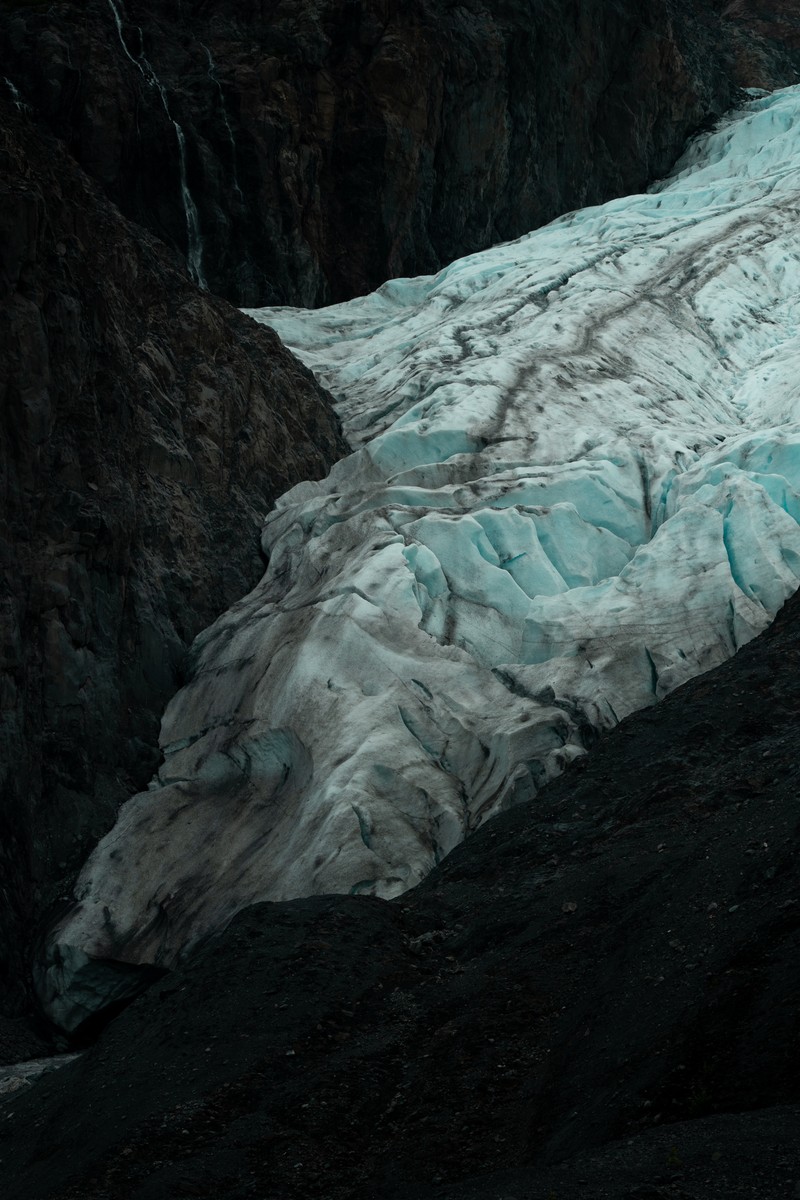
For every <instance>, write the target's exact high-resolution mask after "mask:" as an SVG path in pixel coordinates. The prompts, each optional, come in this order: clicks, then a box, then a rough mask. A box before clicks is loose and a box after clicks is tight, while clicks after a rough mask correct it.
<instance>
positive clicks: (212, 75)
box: [201, 44, 244, 204]
mask: <svg viewBox="0 0 800 1200" xmlns="http://www.w3.org/2000/svg"><path fill="white" fill-rule="evenodd" d="M201 45H202V44H201ZM202 49H203V50H204V51H205V56H206V58H207V59H208V77H209V79H210V80H212V82H213V83H214V84H215V85H216V88H217V91H218V92H219V104H220V109H221V110H222V119H223V121H224V122H225V129H226V132H227V134H228V143H229V145H230V148H231V170H232V173H233V190H234V191H235V192H236V195H237V197H238V199H239V203H240V204H244V196H243V194H242V189H241V188H240V187H239V173H238V171H237V169H236V139H235V138H234V136H233V129H232V128H231V123H230V121H229V119H228V108H227V105H226V104H225V93H224V92H223V90H222V84H221V83H220V81H219V76H218V75H217V66H216V63H215V62H214V59H213V57H212V54H211V51H210V50H209V48H208V46H202Z"/></svg>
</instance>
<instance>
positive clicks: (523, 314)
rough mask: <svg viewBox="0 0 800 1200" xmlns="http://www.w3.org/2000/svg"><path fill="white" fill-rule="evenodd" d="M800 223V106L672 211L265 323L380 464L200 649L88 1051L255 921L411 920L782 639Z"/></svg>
mask: <svg viewBox="0 0 800 1200" xmlns="http://www.w3.org/2000/svg"><path fill="white" fill-rule="evenodd" d="M799 216H800V88H789V89H785V90H783V91H780V92H776V93H773V94H770V95H760V96H757V97H756V98H753V99H750V100H749V101H748V102H747V103H745V104H743V105H742V106H741V107H739V108H738V109H737V110H735V111H734V112H732V113H731V114H729V115H728V116H727V117H726V118H725V119H724V120H723V121H722V122H721V123H720V124H719V125H718V126H717V127H716V128H715V129H714V130H713V131H712V132H710V133H706V134H703V135H702V136H699V137H698V138H697V139H695V140H694V141H693V142H692V143H691V144H690V145H689V147H688V148H687V150H686V152H685V154H684V156H683V157H682V159H681V160H680V161H679V162H678V163H677V164H676V167H675V168H674V170H673V172H672V173H671V175H670V176H669V177H668V178H667V179H665V180H663V181H660V182H659V183H657V184H655V185H654V186H653V187H652V188H651V189H650V190H649V191H648V192H647V193H645V194H642V195H636V196H628V197H625V198H622V199H619V200H615V201H612V202H611V203H607V204H604V205H601V206H599V207H595V208H590V209H586V210H583V211H579V212H574V213H570V214H567V215H566V216H564V217H562V218H560V219H559V220H557V221H555V222H553V223H552V224H551V225H549V226H547V227H545V228H543V229H540V230H537V231H535V232H534V233H531V234H529V235H527V236H526V237H523V238H520V239H519V240H517V241H515V242H511V243H508V244H505V245H501V246H498V247H495V248H494V249H492V250H489V251H484V252H482V253H479V254H474V255H471V256H470V257H468V258H465V259H462V260H460V261H457V262H455V263H453V264H452V265H450V266H449V267H447V268H446V269H445V270H443V271H441V272H439V273H438V274H437V275H434V276H430V277H425V278H418V279H401V280H394V281H392V282H390V283H387V284H386V285H384V286H383V287H382V288H380V289H379V290H378V291H377V292H375V293H374V294H372V295H370V296H365V297H362V298H359V299H356V300H353V301H350V302H348V303H345V304H340V305H336V306H333V307H330V308H327V309H322V310H316V311H308V310H297V309H260V310H253V311H251V314H250V315H251V316H252V317H253V318H254V319H255V320H257V321H260V322H263V323H265V324H267V325H269V326H271V327H272V328H273V329H275V330H276V331H277V332H278V334H279V335H280V336H281V338H282V339H283V340H284V341H285V342H286V343H287V344H288V345H289V347H290V348H291V349H292V350H293V351H294V352H295V353H296V354H297V355H298V356H299V357H300V358H301V359H302V360H303V361H304V362H305V363H306V364H307V365H308V366H310V367H311V368H312V369H313V371H314V372H315V373H316V374H317V376H318V377H319V379H320V380H321V381H322V382H323V383H324V384H325V386H326V387H328V388H329V389H330V390H331V392H332V394H333V396H334V398H335V401H336V404H337V408H338V411H339V413H340V416H341V418H342V422H343V425H344V429H345V433H346V435H347V437H348V439H349V441H350V444H351V446H352V447H353V453H352V454H351V455H350V456H349V457H347V458H346V459H344V460H343V461H341V462H339V463H338V464H337V465H336V466H335V467H334V469H333V470H332V471H331V473H330V474H329V476H328V477H327V478H326V479H325V480H323V481H322V482H320V483H311V482H308V483H303V484H300V485H299V486H297V487H295V488H294V489H293V490H292V491H290V492H288V493H287V494H286V495H285V496H284V497H283V498H282V499H281V500H280V501H279V502H278V504H277V506H276V508H275V509H274V511H272V512H271V513H269V514H268V516H267V517H266V520H265V524H264V530H263V546H264V550H265V553H266V555H267V556H268V568H267V570H266V573H265V575H264V578H263V579H262V581H261V582H260V583H259V585H258V586H257V587H256V588H255V589H254V590H253V591H252V592H251V593H250V595H248V596H246V597H245V598H244V599H243V600H241V601H240V602H239V603H238V604H237V605H235V606H234V607H233V608H232V609H231V610H230V611H228V612H227V613H225V614H224V615H223V616H222V617H221V618H220V619H219V620H218V621H217V622H216V623H215V624H214V625H213V626H212V627H211V628H210V629H208V630H207V631H205V632H204V633H203V634H202V635H201V636H200V637H199V638H198V640H197V642H196V644H195V647H194V650H193V666H192V675H191V678H190V680H189V682H188V684H187V685H186V686H185V687H184V688H183V690H182V691H181V692H180V693H179V694H178V695H177V696H176V697H175V698H174V699H173V701H172V702H171V704H170V705H169V707H168V709H167V711H166V714H165V716H164V720H163V725H162V739H161V740H162V749H163V753H164V762H163V766H162V768H161V769H160V771H159V773H158V775H157V777H156V778H155V779H154V780H153V782H152V784H151V786H150V789H149V790H148V791H146V792H143V793H141V794H139V795H137V796H135V797H133V798H132V799H131V800H130V801H129V802H128V803H127V804H126V805H124V806H123V808H122V810H121V812H120V814H119V818H118V820H117V823H116V825H115V827H114V828H113V829H112V830H111V832H110V833H109V834H108V835H107V836H106V837H105V838H104V839H103V841H102V842H101V843H100V844H99V846H98V847H97V848H96V850H95V851H94V853H93V854H92V856H91V857H90V859H89V860H88V862H87V863H86V865H85V867H84V869H83V871H82V873H81V875H80V877H79V879H78V882H77V885H76V889H75V896H74V902H72V903H71V905H70V907H69V908H68V910H67V911H66V912H65V913H64V914H63V915H62V916H61V917H60V919H59V920H58V921H57V922H56V924H55V925H54V927H53V928H52V929H51V931H50V934H49V940H48V950H47V955H46V957H45V958H44V959H43V960H42V962H41V963H40V964H39V967H38V969H37V985H38V988H39V992H40V996H41V998H42V1001H43V1003H44V1005H45V1008H46V1009H47V1011H48V1012H49V1013H50V1015H51V1016H52V1017H53V1019H54V1020H55V1021H56V1022H57V1023H59V1024H61V1025H62V1026H64V1027H65V1028H75V1027H76V1026H77V1025H79V1024H80V1023H81V1022H82V1021H83V1020H84V1019H85V1018H86V1017H87V1016H88V1015H90V1014H91V1013H92V1012H93V1011H94V1010H95V1009H96V1008H98V1007H100V1006H101V1005H102V1004H103V1003H106V1002H107V999H108V998H112V999H119V997H120V996H121V995H122V994H123V993H124V991H125V988H126V987H128V983H127V979H128V976H127V975H126V974H125V972H124V971H123V970H121V968H122V966H123V965H124V964H150V965H153V966H155V967H161V968H169V967H170V966H172V965H174V963H175V962H176V961H178V959H179V958H180V956H181V955H183V954H184V953H185V952H186V951H187V950H189V949H191V948H192V947H194V946H196V945H197V944H198V942H200V941H201V940H202V939H203V938H205V937H207V936H208V935H209V934H210V933H213V932H215V931H216V930H219V929H220V928H222V927H224V925H225V924H226V923H227V922H228V921H229V920H230V919H231V918H232V916H233V915H234V914H235V913H236V912H237V911H238V910H240V909H241V908H242V907H244V906H245V905H247V904H250V903H253V902H255V901H259V900H283V899H287V898H291V897H298V896H304V895H309V894H313V893H322V892H341V891H350V892H368V893H373V894H376V895H378V896H383V897H393V896H396V895H398V894H399V893H401V892H403V891H404V890H406V889H407V888H410V887H412V886H413V885H415V884H416V883H418V882H419V881H420V880H421V879H422V878H423V877H424V876H425V875H426V874H427V872H429V871H430V870H431V868H432V867H434V866H435V864H436V863H438V862H439V861H440V860H441V859H442V858H443V857H444V856H445V855H446V854H447V853H448V852H449V851H450V850H451V849H452V848H453V847H454V846H455V845H456V844H457V843H458V842H459V841H461V840H462V839H463V838H464V837H465V836H466V835H468V834H469V832H470V831H471V830H473V829H475V828H476V827H477V826H478V825H480V824H481V823H482V822H484V821H485V820H486V819H487V818H489V817H491V816H492V815H493V814H495V813H497V812H499V811H501V810H503V809H505V808H507V807H509V806H511V805H515V804H518V803H520V802H523V801H528V800H532V799H533V798H534V797H535V796H536V793H537V790H538V789H539V788H540V787H541V786H542V784H544V783H545V782H546V781H547V780H549V779H551V778H552V777H554V776H555V775H556V774H557V773H558V772H560V771H561V770H562V769H563V768H564V766H565V765H566V764H567V763H568V762H570V761H571V760H572V759H574V758H576V757H578V756H580V755H583V754H584V753H585V752H586V749H587V747H588V746H589V745H590V744H591V741H592V740H593V738H595V737H596V736H597V734H598V732H599V731H602V730H603V729H606V728H609V727H610V726H612V725H614V724H615V723H617V722H618V721H620V720H621V719H622V718H623V717H625V716H626V715H627V714H629V713H631V712H633V711H634V710H636V709H639V708H642V707H643V706H646V705H649V704H652V703H654V702H655V701H657V700H658V699H659V698H660V697H662V696H664V695H666V694H667V693H668V692H670V691H671V690H672V689H674V688H675V687H677V686H679V685H680V684H681V683H683V682H685V681H686V680H688V679H690V678H691V677H693V676H694V675H696V674H698V673H699V672H702V671H705V670H708V669H710V668H711V667H713V666H715V665H717V664H719V663H720V662H722V661H723V660H724V659H726V658H727V657H729V656H730V655H732V654H733V653H734V652H735V651H736V649H737V648H738V647H739V646H741V645H743V644H744V643H746V642H747V641H749V640H750V639H751V638H752V637H754V636H755V635H756V634H757V633H759V632H760V631H761V630H763V629H764V628H765V626H766V625H767V624H768V623H769V622H770V621H771V619H772V618H773V617H774V615H775V613H776V612H777V610H778V609H779V608H780V607H781V605H782V604H783V602H784V601H785V600H786V599H787V597H788V596H789V595H790V594H791V593H792V592H793V591H794V590H795V589H796V588H797V587H798V584H800V420H798V403H797V402H798V380H799V379H800V220H798V217H799ZM106 964H108V965H109V966H110V965H112V964H113V965H114V966H115V970H114V971H113V972H109V971H108V970H107V969H106ZM104 972H105V974H104ZM131 986H133V985H131ZM120 989H122V990H120Z"/></svg>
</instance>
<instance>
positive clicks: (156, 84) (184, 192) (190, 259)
mask: <svg viewBox="0 0 800 1200" xmlns="http://www.w3.org/2000/svg"><path fill="white" fill-rule="evenodd" d="M108 4H109V8H110V9H111V11H112V13H113V14H114V23H115V25H116V27H117V33H118V35H119V40H120V45H121V46H122V49H123V50H124V51H125V54H126V56H127V57H128V58H129V59H130V61H131V62H132V63H133V65H134V66H135V67H136V68H137V69H138V71H139V72H140V73H141V75H142V78H143V79H144V80H145V82H146V83H147V84H148V85H149V86H150V87H152V88H155V90H156V91H157V92H158V95H159V97H160V99H161V104H162V106H163V108H164V112H165V113H166V115H167V118H168V120H169V121H170V122H171V123H172V127H173V129H174V130H175V140H176V141H177V143H178V167H179V171H180V182H181V202H182V204H183V214H184V217H185V219H186V245H187V249H186V263H187V266H188V268H189V274H190V275H191V277H192V279H193V280H194V282H195V283H196V284H197V285H198V287H201V288H204V289H205V290H206V291H208V284H207V283H206V279H205V275H204V273H203V237H202V234H201V231H200V216H199V214H198V211H197V205H196V204H195V202H194V199H193V198H192V193H191V191H190V189H189V177H188V172H187V158H186V136H185V134H184V132H183V129H182V128H181V126H180V125H179V124H178V122H177V121H176V120H175V118H174V117H173V115H172V113H171V112H170V110H169V102H168V100H167V92H166V89H165V87H164V85H163V83H162V82H161V80H160V79H159V78H158V76H157V75H156V73H155V70H154V68H153V65H152V63H151V62H150V61H149V60H148V59H147V58H145V56H144V54H143V53H140V54H139V55H138V56H137V57H134V56H133V55H132V54H131V52H130V50H129V48H128V44H127V42H126V41H125V31H124V29H123V24H122V12H121V10H120V8H119V7H118V6H117V5H116V4H115V2H114V0H108Z"/></svg>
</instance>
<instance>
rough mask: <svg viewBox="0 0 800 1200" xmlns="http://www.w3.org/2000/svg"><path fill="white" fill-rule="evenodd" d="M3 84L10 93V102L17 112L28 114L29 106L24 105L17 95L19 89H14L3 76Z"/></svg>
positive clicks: (9, 81) (5, 76) (6, 77)
mask: <svg viewBox="0 0 800 1200" xmlns="http://www.w3.org/2000/svg"><path fill="white" fill-rule="evenodd" d="M2 78H3V83H4V84H5V85H6V87H7V88H8V90H9V92H10V93H11V101H12V103H13V105H14V107H15V108H16V109H17V111H18V112H30V106H29V105H27V104H26V103H25V101H24V100H23V99H22V96H20V94H19V88H16V87H15V86H14V84H13V83H12V82H11V80H10V79H9V78H8V76H7V75H3V77H2Z"/></svg>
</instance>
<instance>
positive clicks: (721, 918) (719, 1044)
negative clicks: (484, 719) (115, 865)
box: [0, 597, 800, 1200]
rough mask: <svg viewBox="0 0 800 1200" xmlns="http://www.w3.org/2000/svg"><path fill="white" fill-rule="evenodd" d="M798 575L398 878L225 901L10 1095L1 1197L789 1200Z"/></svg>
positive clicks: (795, 1163) (797, 1168)
mask: <svg viewBox="0 0 800 1200" xmlns="http://www.w3.org/2000/svg"><path fill="white" fill-rule="evenodd" d="M798 704H800V597H795V598H793V599H792V600H790V601H789V602H788V603H787V605H786V607H785V608H784V609H783V611H782V612H781V614H779V616H778V618H777V620H776V622H775V624H774V625H773V626H772V627H771V628H770V629H769V630H768V631H767V632H766V633H765V634H763V635H761V636H760V637H759V638H757V639H756V640H754V641H753V642H751V643H750V644H749V645H748V646H746V647H745V648H744V649H742V650H741V651H740V652H739V653H738V654H737V655H736V656H735V657H734V658H733V659H731V660H730V661H729V662H728V663H726V664H724V665H723V666H722V667H720V668H717V669H716V670H715V671H714V672H711V673H708V674H706V675H704V676H702V677H701V678H699V679H696V680H694V681H693V682H691V683H689V684H687V685H685V686H684V687H683V688H681V689H679V690H678V691H676V692H675V693H673V695H672V696H669V697H667V698H666V699H665V700H664V701H663V702H662V703H661V704H659V705H657V706H655V707H654V708H651V709H648V710H647V711H646V712H643V713H640V714H638V715H636V716H633V717H630V718H629V719H628V720H627V721H625V722H623V723H622V724H621V725H620V726H619V727H618V728H617V729H615V730H612V731H611V732H609V733H608V734H607V735H606V736H605V737H604V738H603V739H602V740H601V741H600V743H599V744H598V745H597V747H596V748H595V750H594V751H593V753H592V755H590V756H588V757H587V758H585V759H583V760H581V762H580V763H575V764H573V766H572V767H571V768H569V769H568V771H567V772H566V773H565V774H564V775H563V776H562V777H561V779H560V780H558V781H556V782H555V783H554V784H551V785H550V786H549V787H548V788H547V789H545V790H544V791H543V792H542V793H541V794H540V796H539V797H538V800H537V803H536V804H535V805H525V806H521V807H520V808H517V809H515V810H514V811H513V812H511V813H505V814H503V815H502V816H500V817H498V818H497V819H496V820H494V821H492V822H490V823H489V824H487V825H485V826H484V827H483V829H481V830H479V831H478V832H477V833H476V834H475V835H474V836H473V837H472V838H471V839H469V840H468V841H467V842H466V843H464V845H462V846H460V847H458V848H457V849H456V850H455V851H454V852H453V854H452V855H450V857H449V858H448V859H446V860H445V862H444V863H442V864H441V866H440V867H438V868H437V869H436V871H434V872H433V873H432V874H431V875H430V876H429V877H428V879H427V880H426V882H425V883H423V884H422V885H421V886H420V887H419V888H417V889H415V890H414V891H413V892H410V893H408V894H407V895H406V896H404V897H402V899H400V900H396V901H391V902H386V901H381V900H378V899H374V898H371V897H364V896H339V897H330V896H328V897H316V898H312V899H307V900H300V901H294V902H291V903H288V904H270V905H263V906H258V907H254V908H251V909H249V910H248V911H247V912H245V913H242V914H240V916H239V917H238V918H237V919H236V921H235V922H234V923H233V925H232V926H231V927H230V928H229V930H228V931H227V933H226V934H224V935H223V936H222V937H220V938H217V939H215V940H214V941H212V942H210V943H209V944H208V945H207V946H206V948H205V949H204V950H203V951H202V952H201V953H200V954H199V955H197V956H196V957H195V959H194V960H193V961H192V962H191V963H188V964H186V965H185V966H184V967H182V968H181V969H180V970H178V971H176V972H175V973H174V974H172V975H170V976H167V977H166V978H165V979H164V980H162V981H161V983H160V984H157V985H156V986H154V987H153V988H152V989H151V990H150V991H149V992H148V993H147V994H146V995H145V996H143V997H141V998H140V999H139V1000H137V1001H136V1002H135V1003H134V1004H133V1005H132V1006H131V1007H130V1008H129V1009H128V1010H127V1011H126V1012H125V1013H123V1014H122V1016H121V1017H120V1018H118V1020H117V1021H115V1022H114V1023H113V1024H112V1025H111V1026H110V1027H109V1028H108V1029H107V1030H106V1032H105V1033H104V1034H103V1035H102V1037H101V1039H100V1041H99V1043H98V1044H97V1045H96V1046H95V1047H93V1048H92V1049H91V1050H89V1051H88V1052H87V1053H86V1054H85V1055H84V1056H82V1057H81V1058H80V1059H79V1060H78V1061H77V1062H76V1063H73V1064H70V1065H67V1066H65V1067H64V1068H63V1070H61V1071H58V1072H55V1073H54V1074H53V1075H51V1076H49V1077H48V1078H46V1079H45V1080H43V1081H42V1082H41V1083H38V1084H36V1085H35V1088H32V1089H29V1090H28V1094H24V1093H18V1094H17V1097H12V1098H11V1100H9V1101H8V1104H9V1105H10V1113H11V1115H10V1117H4V1119H3V1120H1V1121H0V1159H2V1171H3V1182H4V1195H5V1196H6V1197H7V1198H8V1200H28V1198H29V1197H31V1196H36V1197H37V1200H52V1198H54V1197H59V1198H61V1197H63V1198H64V1200H78V1198H80V1200H110V1198H111V1197H117V1196H125V1197H130V1198H131V1200H157V1198H160V1197H173V1196H193V1197H196V1198H198V1200H202V1198H204V1197H207V1198H208V1200H218V1198H219V1197H221V1196H224V1197H225V1198H226V1200H248V1198H252V1197H266V1196H269V1197H286V1198H287V1200H288V1198H291V1200H319V1198H320V1197H323V1196H324V1197H325V1198H326V1200H353V1198H356V1197H357V1198H358V1200H406V1198H407V1197H413V1200H514V1198H516V1200H520V1197H537V1198H538V1197H549V1196H557V1197H559V1200H562V1198H563V1200H586V1198H587V1197H588V1198H589V1200H731V1197H733V1198H734V1200H747V1198H752V1197H753V1196H757V1197H759V1200H785V1198H786V1197H787V1196H791V1195H792V1194H793V1191H794V1190H795V1181H796V1180H797V1178H798V1172H800V1153H799V1152H798V1146H799V1145H800V1082H799V1077H798V1072H797V1053H796V1036H797V995H798V990H799V989H800V954H799V953H798V949H800V947H798V941H799V940H800V911H799V908H800V906H799V905H798V887H799V886H800V877H799V876H800V868H799V867H798V855H797V825H798V814H797V773H798V769H800V755H798V739H797V711H798Z"/></svg>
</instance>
